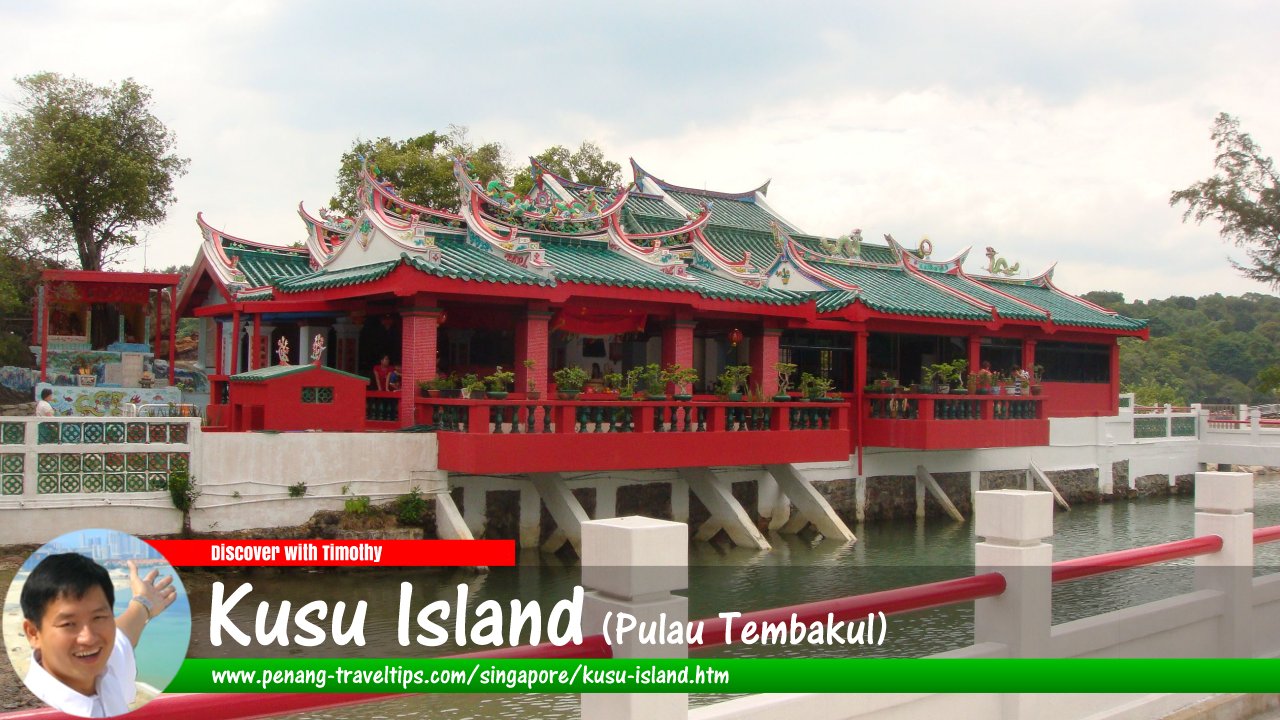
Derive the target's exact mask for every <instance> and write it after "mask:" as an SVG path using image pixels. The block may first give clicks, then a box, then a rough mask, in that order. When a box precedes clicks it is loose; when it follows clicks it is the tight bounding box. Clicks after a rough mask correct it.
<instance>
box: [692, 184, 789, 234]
mask: <svg viewBox="0 0 1280 720" xmlns="http://www.w3.org/2000/svg"><path fill="white" fill-rule="evenodd" d="M667 195H669V196H671V199H673V200H675V201H676V202H678V203H680V205H681V206H683V207H684V208H685V209H687V210H688V211H689V212H691V213H697V212H699V211H700V210H701V209H702V203H704V202H707V201H708V200H710V201H711V224H712V225H724V226H726V227H733V228H745V229H747V230H762V231H764V232H772V229H773V228H772V226H771V225H770V223H772V222H777V223H778V224H779V225H781V226H783V227H784V228H786V229H787V230H792V229H793V228H791V227H790V226H789V225H787V224H786V223H784V222H782V220H780V219H778V218H776V217H774V216H772V215H770V214H769V213H768V212H766V211H765V210H764V208H762V207H760V206H759V205H756V204H755V203H753V202H744V201H742V200H727V199H724V198H705V197H702V196H700V195H695V194H693V193H687V192H680V191H678V190H669V191H667Z"/></svg>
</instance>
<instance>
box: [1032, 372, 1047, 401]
mask: <svg viewBox="0 0 1280 720" xmlns="http://www.w3.org/2000/svg"><path fill="white" fill-rule="evenodd" d="M1042 380H1044V366H1043V365H1032V366H1031V394H1032V395H1039V394H1040V393H1041V388H1040V382H1041V381H1042Z"/></svg>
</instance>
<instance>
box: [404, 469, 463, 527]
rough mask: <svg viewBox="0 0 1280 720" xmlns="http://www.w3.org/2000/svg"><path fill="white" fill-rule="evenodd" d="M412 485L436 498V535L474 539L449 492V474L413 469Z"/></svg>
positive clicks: (410, 476)
mask: <svg viewBox="0 0 1280 720" xmlns="http://www.w3.org/2000/svg"><path fill="white" fill-rule="evenodd" d="M409 483H410V486H411V487H415V488H418V489H420V490H422V492H423V494H425V495H430V496H433V497H434V498H435V505H436V535H438V536H439V537H440V539H442V540H474V539H475V535H473V534H472V533H471V529H470V528H468V527H467V523H466V521H464V520H463V519H462V513H460V512H458V506H457V505H455V504H454V502H453V495H450V494H449V474H448V473H446V472H441V471H434V470H413V471H410V473H409Z"/></svg>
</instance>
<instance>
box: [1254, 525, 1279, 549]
mask: <svg viewBox="0 0 1280 720" xmlns="http://www.w3.org/2000/svg"><path fill="white" fill-rule="evenodd" d="M1273 542H1280V525H1272V526H1271V527H1260V528H1258V529H1257V530H1254V531H1253V544H1254V545H1262V544H1264V543H1273Z"/></svg>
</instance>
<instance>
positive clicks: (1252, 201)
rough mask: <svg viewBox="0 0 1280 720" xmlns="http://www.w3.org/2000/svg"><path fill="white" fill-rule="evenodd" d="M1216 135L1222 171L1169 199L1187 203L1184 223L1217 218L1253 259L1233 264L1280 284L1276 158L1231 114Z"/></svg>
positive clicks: (1224, 116) (1247, 273)
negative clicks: (1270, 156)
mask: <svg viewBox="0 0 1280 720" xmlns="http://www.w3.org/2000/svg"><path fill="white" fill-rule="evenodd" d="M1212 137H1213V141H1214V143H1215V144H1216V145H1217V148H1218V157H1217V158H1216V160H1215V161H1214V166H1215V167H1216V168H1217V169H1218V174H1216V175H1214V176H1213V177H1211V178H1209V179H1207V180H1202V181H1200V182H1198V183H1194V184H1192V185H1191V186H1189V187H1187V188H1186V189H1184V190H1179V191H1177V192H1175V193H1173V195H1172V196H1171V197H1170V198H1169V204H1170V205H1178V204H1180V203H1186V205H1187V209H1186V211H1185V212H1184V213H1183V215H1182V219H1183V221H1184V222H1185V221H1186V220H1187V219H1188V218H1195V221H1196V222H1197V223H1201V222H1204V220H1205V219H1207V218H1213V219H1214V220H1217V221H1218V223H1219V224H1221V226H1222V228H1221V230H1220V234H1221V235H1222V237H1223V239H1224V240H1227V241H1230V242H1231V243H1233V244H1234V245H1236V246H1237V247H1240V248H1243V249H1244V251H1245V255H1246V256H1248V258H1249V264H1247V265H1242V264H1240V263H1237V262H1236V261H1234V260H1232V261H1231V264H1232V265H1233V266H1234V267H1235V268H1236V269H1237V270H1239V271H1240V272H1241V273H1242V274H1243V275H1244V276H1245V277H1247V278H1250V279H1252V280H1258V281H1261V282H1265V283H1268V284H1270V285H1271V286H1272V287H1273V288H1274V287H1280V178H1278V177H1277V175H1276V171H1275V168H1274V166H1273V164H1272V161H1271V158H1269V157H1267V156H1265V155H1263V154H1262V148H1260V147H1258V146H1257V145H1256V144H1254V142H1253V138H1251V137H1249V134H1248V133H1243V132H1240V121H1239V120H1238V119H1236V118H1234V117H1232V116H1231V115H1228V114H1227V113H1220V114H1219V115H1218V118H1217V120H1215V121H1214V125H1213V135H1212Z"/></svg>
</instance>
